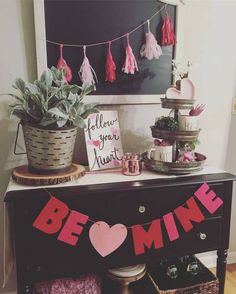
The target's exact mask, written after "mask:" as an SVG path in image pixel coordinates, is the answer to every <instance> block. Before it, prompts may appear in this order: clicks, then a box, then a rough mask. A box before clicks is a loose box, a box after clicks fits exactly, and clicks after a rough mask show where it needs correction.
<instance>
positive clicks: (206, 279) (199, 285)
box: [148, 260, 219, 294]
mask: <svg viewBox="0 0 236 294" xmlns="http://www.w3.org/2000/svg"><path fill="white" fill-rule="evenodd" d="M198 264H199V266H200V272H199V274H198V275H197V276H196V277H194V276H192V277H190V278H187V276H185V277H184V278H183V279H182V280H180V279H179V278H178V279H179V280H180V282H179V285H178V287H171V285H170V284H171V282H170V279H169V283H168V282H164V283H163V281H161V275H160V274H158V272H156V271H153V270H150V271H149V273H148V277H149V279H150V281H151V283H152V284H153V286H154V288H155V289H156V293H158V294H218V291H219V281H218V279H217V278H216V276H215V275H214V274H213V273H212V272H211V271H210V270H209V269H208V268H206V267H205V266H204V265H203V264H202V263H201V262H200V261H199V260H198Z"/></svg>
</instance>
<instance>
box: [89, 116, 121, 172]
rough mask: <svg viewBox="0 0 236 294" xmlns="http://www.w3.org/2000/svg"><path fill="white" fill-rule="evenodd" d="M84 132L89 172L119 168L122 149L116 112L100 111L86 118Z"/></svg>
mask: <svg viewBox="0 0 236 294" xmlns="http://www.w3.org/2000/svg"><path fill="white" fill-rule="evenodd" d="M86 123H87V129H85V130H84V133H85V141H86V146H87V154H88V161H89V167H90V170H99V169H107V168H115V167H120V166H121V158H122V156H123V148H122V144H121V138H120V127H119V121H118V115H117V111H100V112H99V113H94V114H91V115H90V116H89V117H88V118H87V122H86Z"/></svg>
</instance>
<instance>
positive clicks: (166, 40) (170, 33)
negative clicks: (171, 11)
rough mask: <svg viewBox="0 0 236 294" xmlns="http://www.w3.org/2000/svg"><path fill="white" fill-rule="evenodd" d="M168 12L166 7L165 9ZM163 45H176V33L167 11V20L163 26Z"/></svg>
mask: <svg viewBox="0 0 236 294" xmlns="http://www.w3.org/2000/svg"><path fill="white" fill-rule="evenodd" d="M165 10H166V7H165ZM161 44H162V45H164V46H168V45H174V44H176V38H175V32H174V28H173V24H172V20H171V18H170V17H169V15H168V13H167V10H166V18H165V20H164V23H163V26H162V40H161Z"/></svg>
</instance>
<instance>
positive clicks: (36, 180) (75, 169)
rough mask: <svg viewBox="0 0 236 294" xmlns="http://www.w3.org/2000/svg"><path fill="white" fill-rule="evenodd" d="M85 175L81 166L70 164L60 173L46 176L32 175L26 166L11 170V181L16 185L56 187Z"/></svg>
mask: <svg viewBox="0 0 236 294" xmlns="http://www.w3.org/2000/svg"><path fill="white" fill-rule="evenodd" d="M84 175H85V168H84V167H83V166H82V165H78V164H75V163H72V165H71V167H70V168H69V169H68V170H66V171H62V172H57V173H53V172H52V173H51V174H47V175H43V174H36V173H32V172H30V171H29V169H28V165H21V166H18V167H16V168H14V169H13V171H12V179H13V180H14V181H15V182H17V183H18V184H22V185H27V186H43V185H56V184H60V183H65V182H69V181H72V180H77V179H78V178H80V177H82V176H84Z"/></svg>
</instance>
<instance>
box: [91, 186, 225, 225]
mask: <svg viewBox="0 0 236 294" xmlns="http://www.w3.org/2000/svg"><path fill="white" fill-rule="evenodd" d="M199 187H200V185H191V186H187V187H186V186H180V187H178V189H176V188H168V189H167V188H163V189H162V188H159V189H157V190H154V189H153V190H152V189H149V190H146V191H145V192H144V191H140V190H137V191H132V192H129V191H125V192H123V193H120V192H114V193H113V194H112V195H110V197H107V201H106V206H107V209H108V211H107V213H110V217H109V218H110V219H111V220H113V223H117V222H122V223H123V224H125V225H129V226H130V225H133V224H141V223H145V222H149V221H151V220H153V219H156V218H162V216H163V215H165V214H166V213H168V212H173V211H174V209H175V208H177V207H178V206H180V205H183V204H184V203H185V202H186V201H187V200H188V199H189V198H190V197H191V196H193V195H194V192H195V191H196V190H197V189H198V188H199ZM210 188H211V189H213V190H214V192H215V193H216V195H217V196H219V197H220V198H221V199H224V198H225V190H224V185H223V184H213V185H210ZM198 204H199V208H200V209H201V211H202V213H203V214H204V216H205V217H211V216H212V215H211V214H210V213H209V212H208V211H207V210H206V209H205V207H204V206H203V205H202V204H201V203H199V202H198ZM100 205H101V203H100ZM97 209H100V206H98V207H97ZM222 214H223V205H222V206H221V207H220V208H219V209H218V210H217V211H216V212H215V213H214V216H217V215H219V216H220V215H222Z"/></svg>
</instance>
